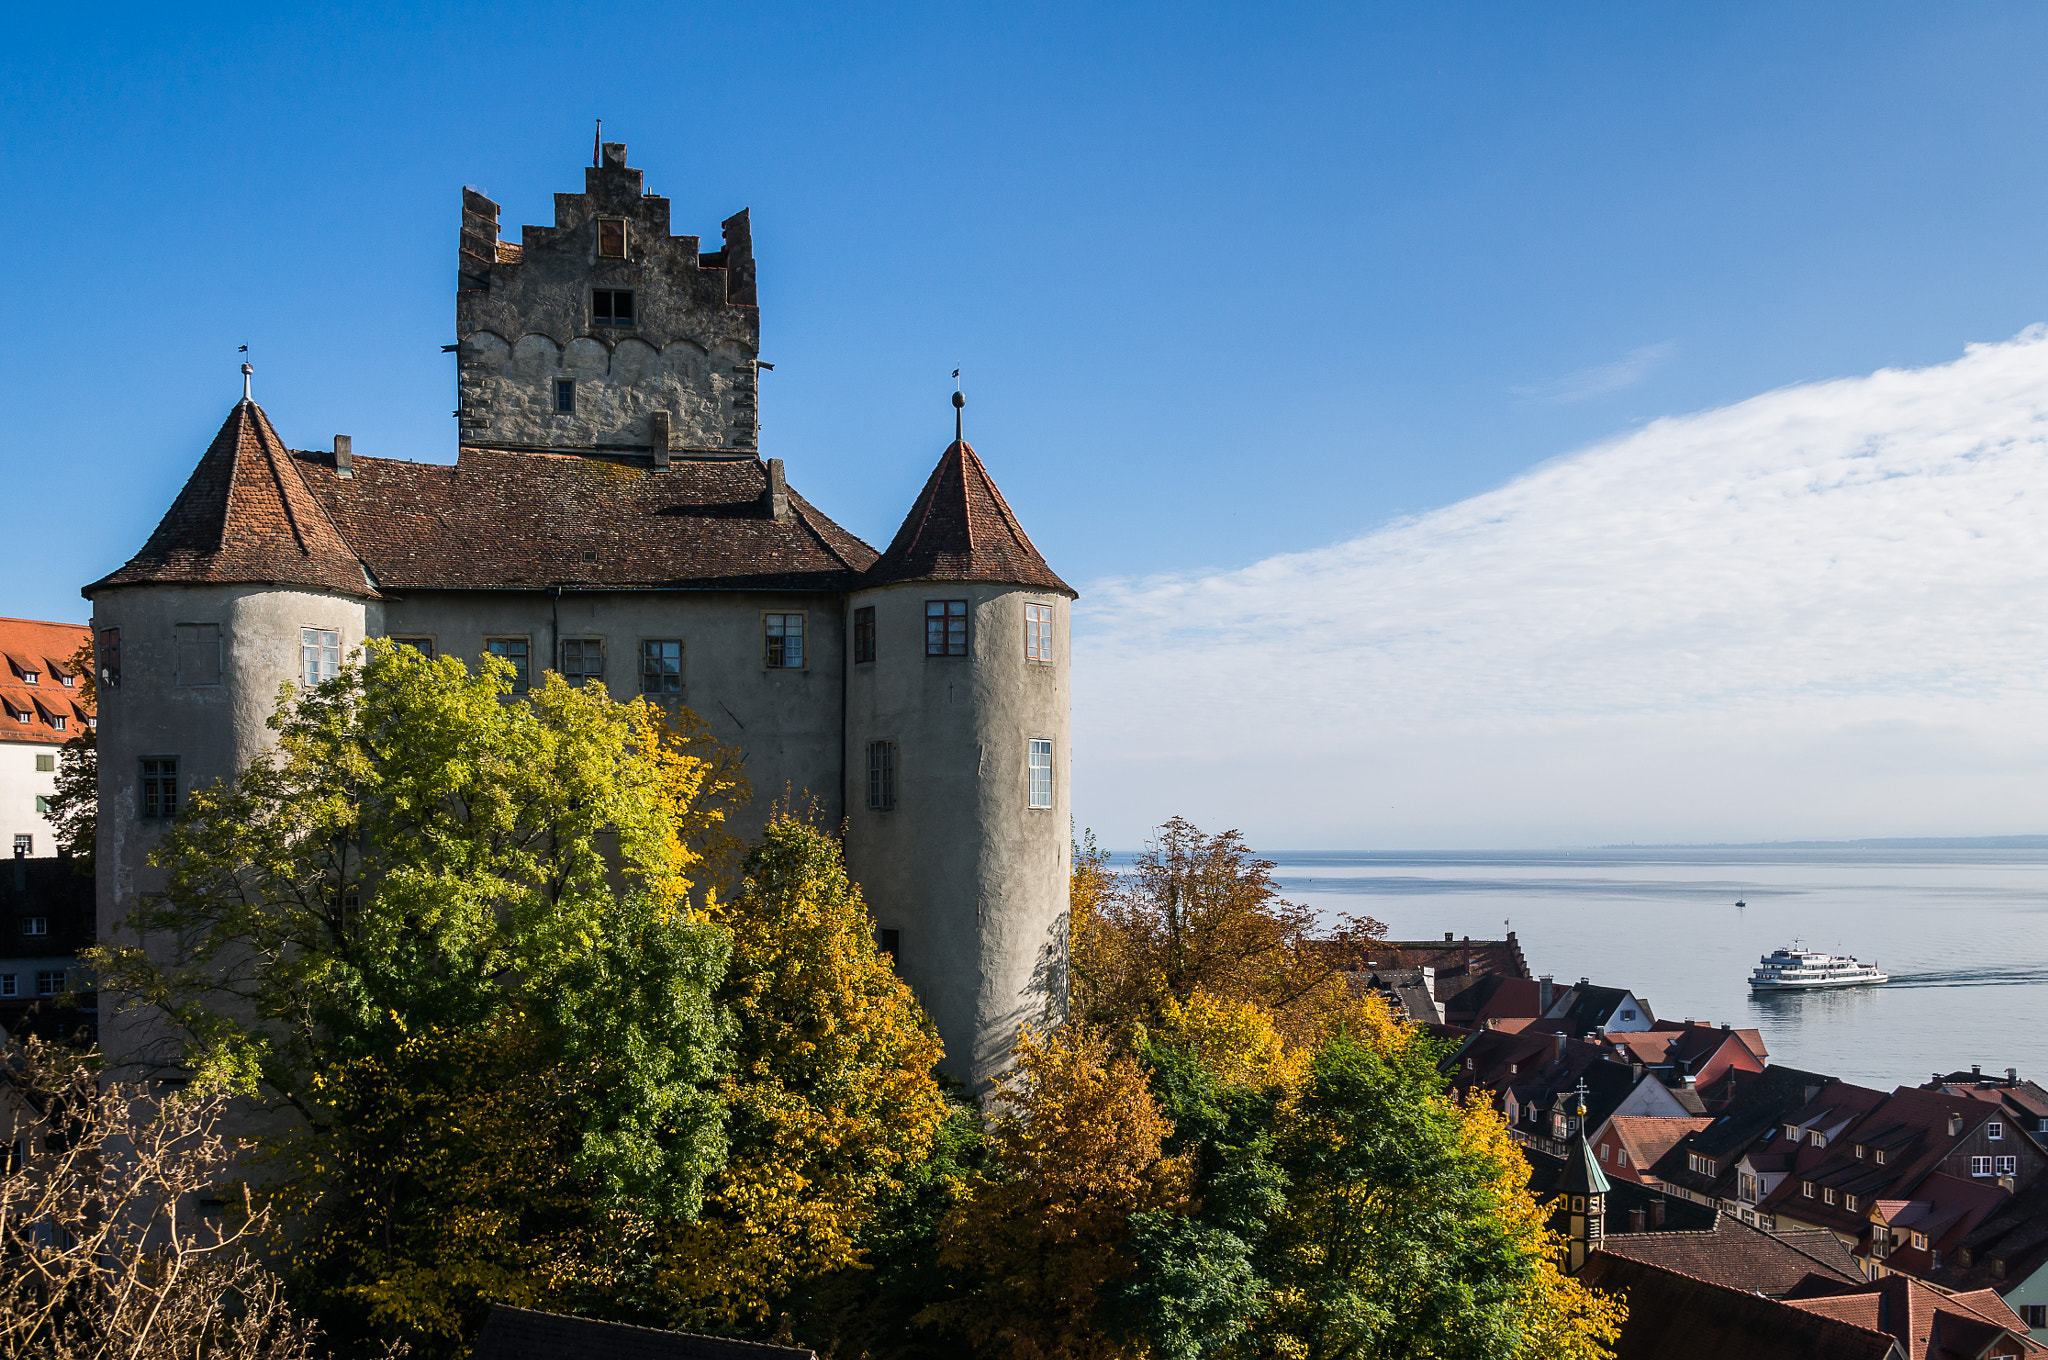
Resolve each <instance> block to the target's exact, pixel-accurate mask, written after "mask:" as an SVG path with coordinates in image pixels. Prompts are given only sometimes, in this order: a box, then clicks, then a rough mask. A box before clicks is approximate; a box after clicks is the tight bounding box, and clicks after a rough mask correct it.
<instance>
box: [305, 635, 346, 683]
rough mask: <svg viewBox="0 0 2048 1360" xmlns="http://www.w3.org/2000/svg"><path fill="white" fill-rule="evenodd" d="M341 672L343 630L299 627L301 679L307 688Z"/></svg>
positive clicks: (330, 678)
mask: <svg viewBox="0 0 2048 1360" xmlns="http://www.w3.org/2000/svg"><path fill="white" fill-rule="evenodd" d="M339 674H341V630H340V629H339V628H320V627H314V626H302V627H301V628H300V629H299V681H300V683H302V684H303V685H305V687H306V688H307V689H311V688H312V687H313V686H315V685H319V684H324V683H325V682H327V681H329V680H332V679H333V678H334V677H335V676H337V675H339Z"/></svg>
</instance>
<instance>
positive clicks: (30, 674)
mask: <svg viewBox="0 0 2048 1360" xmlns="http://www.w3.org/2000/svg"><path fill="white" fill-rule="evenodd" d="M20 675H21V683H22V684H24V685H40V684H41V683H42V682H43V673H42V672H41V671H22V672H20Z"/></svg>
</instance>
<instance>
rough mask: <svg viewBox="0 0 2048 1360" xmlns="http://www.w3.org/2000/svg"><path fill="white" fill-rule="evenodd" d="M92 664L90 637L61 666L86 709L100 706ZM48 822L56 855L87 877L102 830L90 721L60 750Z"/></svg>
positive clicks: (96, 741) (95, 734) (95, 736)
mask: <svg viewBox="0 0 2048 1360" xmlns="http://www.w3.org/2000/svg"><path fill="white" fill-rule="evenodd" d="M95 664H96V663H95V662H94V660H93V645H92V635H91V634H90V633H88V634H87V635H86V639H85V641H84V642H81V643H80V644H78V650H77V651H76V652H74V653H72V656H71V659H70V660H69V661H68V662H66V663H65V666H66V669H68V670H69V671H70V672H71V673H72V675H74V676H76V677H77V679H78V702H79V704H80V705H81V706H82V707H85V708H90V709H96V708H97V706H98V704H99V673H98V672H97V671H96V670H94V669H93V667H94V665H95ZM49 818H50V826H51V829H52V830H53V831H54V832H55V833H56V837H57V852H58V853H59V854H62V855H65V856H68V857H69V858H70V860H71V867H72V868H73V869H74V870H76V871H77V872H79V873H81V874H84V875H86V876H87V877H90V876H91V875H92V872H93V854H94V850H95V848H96V846H97V844H98V841H99V826H100V734H99V729H98V728H97V727H96V726H95V725H94V724H92V723H86V724H84V725H82V726H81V727H80V728H79V729H78V731H77V732H75V733H73V734H72V735H71V737H70V739H69V740H67V741H66V742H65V743H64V745H63V746H61V747H60V748H58V751H57V784H56V789H55V791H54V792H52V793H51V795H50V811H49Z"/></svg>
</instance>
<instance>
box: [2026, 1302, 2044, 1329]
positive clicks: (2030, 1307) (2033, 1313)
mask: <svg viewBox="0 0 2048 1360" xmlns="http://www.w3.org/2000/svg"><path fill="white" fill-rule="evenodd" d="M2019 1311H2020V1321H2021V1322H2024V1323H2026V1324H2027V1326H2028V1327H2030V1328H2032V1329H2033V1330H2034V1331H2037V1332H2038V1331H2040V1330H2041V1329H2042V1328H2044V1327H2048V1303H2023V1304H2021V1305H2020V1310H2019Z"/></svg>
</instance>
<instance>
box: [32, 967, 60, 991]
mask: <svg viewBox="0 0 2048 1360" xmlns="http://www.w3.org/2000/svg"><path fill="white" fill-rule="evenodd" d="M63 990H64V970H63V969H61V968H39V969H37V970H36V995H37V996H55V995H57V994H58V993H59V992H61V991H63Z"/></svg>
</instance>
